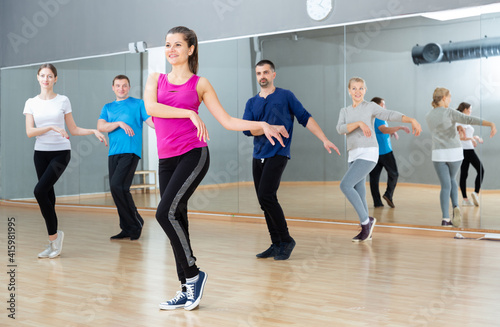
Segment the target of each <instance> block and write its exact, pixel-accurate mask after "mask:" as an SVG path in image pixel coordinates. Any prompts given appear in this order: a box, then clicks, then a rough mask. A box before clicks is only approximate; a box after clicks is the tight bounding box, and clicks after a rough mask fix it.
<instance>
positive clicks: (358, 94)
mask: <svg viewBox="0 0 500 327" xmlns="http://www.w3.org/2000/svg"><path fill="white" fill-rule="evenodd" d="M347 88H348V91H349V95H350V96H351V98H352V105H350V106H349V107H346V108H342V109H341V110H340V115H339V121H338V123H337V132H338V133H339V134H344V135H346V137H347V151H348V158H347V161H348V163H349V168H348V169H347V172H346V174H345V175H344V178H342V182H340V189H341V190H342V192H343V193H344V194H345V196H346V197H347V199H348V200H349V202H350V203H351V204H352V206H353V207H354V209H355V210H356V213H357V214H358V217H359V221H360V223H361V232H360V233H359V234H358V235H356V236H355V237H354V238H353V239H352V241H353V242H363V241H369V240H371V237H372V232H373V227H375V223H376V221H377V220H376V219H375V218H373V217H369V216H368V204H367V202H366V185H365V184H366V176H367V175H368V174H369V173H370V171H372V169H373V168H374V167H375V165H376V164H377V161H378V143H377V138H376V136H375V132H374V129H373V124H374V121H375V118H379V119H382V120H386V121H397V122H403V123H410V124H411V126H412V130H413V134H415V135H416V136H418V135H419V134H420V132H421V131H422V128H421V127H420V124H419V123H418V122H417V121H416V120H415V119H414V118H410V117H407V116H404V115H403V114H401V113H399V112H397V111H391V110H386V109H384V108H382V107H381V106H379V105H378V104H376V103H375V102H367V101H365V100H364V97H365V93H366V83H365V81H364V80H363V79H362V78H359V77H353V78H351V79H350V80H349V84H348V86H347Z"/></svg>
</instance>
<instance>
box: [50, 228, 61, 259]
mask: <svg viewBox="0 0 500 327" xmlns="http://www.w3.org/2000/svg"><path fill="white" fill-rule="evenodd" d="M63 241H64V233H63V231H62V230H58V231H57V238H56V239H55V240H54V241H52V242H51V245H52V252H50V254H49V258H50V259H54V258H55V257H57V256H59V255H60V254H61V251H62V246H63Z"/></svg>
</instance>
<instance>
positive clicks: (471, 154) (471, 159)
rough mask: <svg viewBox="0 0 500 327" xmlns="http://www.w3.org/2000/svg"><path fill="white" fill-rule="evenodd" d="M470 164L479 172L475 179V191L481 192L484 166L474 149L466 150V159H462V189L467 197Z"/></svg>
mask: <svg viewBox="0 0 500 327" xmlns="http://www.w3.org/2000/svg"><path fill="white" fill-rule="evenodd" d="M470 165H472V167H474V169H476V172H477V175H476V179H475V181H474V192H476V193H479V191H480V190H481V184H482V183H483V178H484V167H483V164H482V163H481V160H479V157H478V156H477V154H476V152H475V151H474V149H470V150H464V160H463V161H462V166H460V190H461V191H462V197H464V198H467V176H469V166H470Z"/></svg>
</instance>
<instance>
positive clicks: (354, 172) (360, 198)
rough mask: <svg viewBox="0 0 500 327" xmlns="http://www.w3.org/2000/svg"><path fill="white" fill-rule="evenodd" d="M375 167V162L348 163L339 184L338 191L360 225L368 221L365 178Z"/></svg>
mask: <svg viewBox="0 0 500 327" xmlns="http://www.w3.org/2000/svg"><path fill="white" fill-rule="evenodd" d="M376 165H377V163H376V162H373V161H368V160H363V159H358V160H354V161H353V162H350V163H349V168H348V169H347V172H346V173H345V175H344V178H342V181H341V182H340V189H341V190H342V193H344V194H345V196H346V197H347V200H349V202H351V204H352V206H353V207H354V210H356V212H357V213H358V217H359V221H360V222H361V223H362V222H363V221H365V220H366V219H368V204H367V203H366V176H368V174H369V173H370V172H371V171H372V169H373V168H374V167H375V166H376Z"/></svg>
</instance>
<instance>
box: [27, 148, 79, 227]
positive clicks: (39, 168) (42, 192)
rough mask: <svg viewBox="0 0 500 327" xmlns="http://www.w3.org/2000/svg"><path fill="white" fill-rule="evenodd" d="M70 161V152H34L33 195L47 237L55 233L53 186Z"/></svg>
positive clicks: (54, 195)
mask: <svg viewBox="0 0 500 327" xmlns="http://www.w3.org/2000/svg"><path fill="white" fill-rule="evenodd" d="M70 159H71V151H70V150H62V151H36V150H35V154H34V156H33V161H34V162H35V169H36V174H37V176H38V183H37V184H36V186H35V190H34V192H33V193H34V194H35V198H36V201H37V202H38V205H39V206H40V211H41V212H42V216H43V218H44V219H45V225H46V226H47V232H48V234H49V235H54V234H56V233H57V223H58V222H57V215H56V194H55V192H54V184H55V183H56V182H57V180H58V179H59V177H61V175H62V173H63V172H64V170H65V169H66V167H67V166H68V163H69V160H70Z"/></svg>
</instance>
